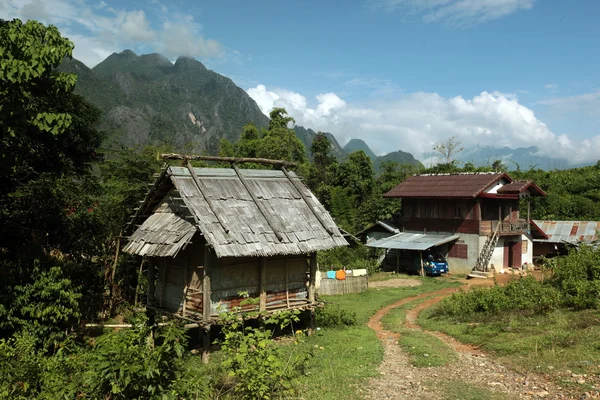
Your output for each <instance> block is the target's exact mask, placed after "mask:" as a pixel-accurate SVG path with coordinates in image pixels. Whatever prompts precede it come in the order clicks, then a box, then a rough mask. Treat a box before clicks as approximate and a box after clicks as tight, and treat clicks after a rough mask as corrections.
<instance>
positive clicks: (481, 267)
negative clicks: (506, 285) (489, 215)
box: [469, 222, 502, 277]
mask: <svg viewBox="0 0 600 400" xmlns="http://www.w3.org/2000/svg"><path fill="white" fill-rule="evenodd" d="M501 224H502V223H501V222H498V224H497V225H496V229H494V231H493V232H492V234H491V235H489V236H488V238H487V240H486V241H485V243H484V244H483V248H482V249H481V252H480V253H479V256H478V257H477V261H476V262H475V267H474V268H473V271H471V274H469V276H472V277H482V276H485V277H487V272H488V265H489V263H490V260H491V258H492V254H493V253H494V249H495V248H496V244H497V243H498V239H499V237H500V235H499V232H500V226H501Z"/></svg>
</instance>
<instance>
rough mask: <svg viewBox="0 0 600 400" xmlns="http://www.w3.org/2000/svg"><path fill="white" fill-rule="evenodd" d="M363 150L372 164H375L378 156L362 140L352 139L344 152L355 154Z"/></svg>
mask: <svg viewBox="0 0 600 400" xmlns="http://www.w3.org/2000/svg"><path fill="white" fill-rule="evenodd" d="M358 150H362V151H364V152H365V154H366V155H367V156H368V157H369V158H370V159H371V161H372V162H375V159H376V158H377V156H376V155H375V153H373V150H371V148H370V147H369V145H368V144H366V143H365V141H364V140H362V139H350V141H349V142H348V143H346V145H345V146H344V151H345V152H346V153H353V152H355V151H358Z"/></svg>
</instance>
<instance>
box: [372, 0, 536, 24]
mask: <svg viewBox="0 0 600 400" xmlns="http://www.w3.org/2000/svg"><path fill="white" fill-rule="evenodd" d="M534 1H535V0H373V3H374V5H375V7H376V8H378V9H383V10H386V11H388V12H391V11H395V10H398V11H401V12H403V13H405V14H412V15H418V16H421V17H422V18H423V20H424V21H425V22H438V21H439V22H444V23H447V24H449V25H472V24H478V23H482V22H486V21H490V20H494V19H498V18H502V17H505V16H507V15H510V14H513V13H515V12H517V11H520V10H529V9H531V8H532V7H533V4H534Z"/></svg>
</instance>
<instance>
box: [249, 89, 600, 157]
mask: <svg viewBox="0 0 600 400" xmlns="http://www.w3.org/2000/svg"><path fill="white" fill-rule="evenodd" d="M248 94H249V95H250V96H251V97H252V98H253V99H254V100H255V101H256V102H257V103H258V105H259V107H260V108H261V110H262V111H263V112H264V113H265V114H267V115H268V112H269V111H270V110H271V109H272V108H273V107H285V108H286V109H287V110H288V112H289V114H290V115H291V116H292V117H294V119H295V120H296V123H297V124H299V125H303V126H305V127H309V128H312V129H315V130H322V131H328V132H331V133H334V134H335V135H336V138H338V140H340V142H341V144H344V143H345V142H347V141H348V140H349V139H350V138H360V139H363V140H365V141H366V142H367V143H368V144H369V146H371V148H372V149H373V150H374V151H375V152H376V153H377V154H384V153H388V152H390V151H395V150H404V151H409V152H411V153H413V154H414V155H415V156H416V157H417V158H419V157H422V156H423V155H424V154H427V153H430V152H431V149H432V147H433V144H434V143H435V142H438V141H440V140H444V139H446V138H448V137H451V136H457V137H458V139H459V140H460V141H461V142H462V143H463V145H464V146H465V147H468V146H474V145H477V144H479V145H482V146H486V145H489V146H492V147H502V146H509V147H512V148H515V147H527V146H537V147H538V148H539V149H540V150H541V152H542V153H543V154H545V155H547V156H549V157H556V158H567V159H569V160H571V161H572V162H573V163H577V162H592V161H595V160H597V158H598V154H600V136H598V137H595V138H592V139H588V140H585V141H581V142H576V141H575V140H573V139H571V138H569V136H567V135H565V134H563V135H557V134H555V133H554V132H552V131H551V130H550V128H549V127H548V126H547V125H546V124H544V123H543V122H542V121H540V120H539V119H538V118H537V117H536V116H535V114H534V112H533V111H532V110H531V109H530V108H528V107H526V106H524V105H522V104H520V103H519V101H518V99H517V97H516V96H515V95H508V96H507V95H506V94H503V93H500V92H492V93H488V92H482V93H480V94H479V95H477V96H474V97H473V98H471V99H465V98H463V97H462V96H456V97H452V98H446V97H442V96H440V95H439V94H437V93H426V92H416V93H411V94H407V95H401V96H398V97H396V98H395V99H394V100H392V101H385V102H383V101H379V102H376V101H372V102H370V103H368V104H360V105H359V104H351V103H347V102H346V101H344V100H343V99H341V98H340V97H339V96H337V95H336V94H335V93H323V94H319V95H317V96H316V97H315V101H314V106H313V105H310V102H309V101H308V100H307V99H306V97H304V96H303V95H301V94H300V93H295V92H290V91H287V90H282V89H272V90H270V89H267V88H266V87H265V86H264V85H257V86H256V87H254V88H251V89H248Z"/></svg>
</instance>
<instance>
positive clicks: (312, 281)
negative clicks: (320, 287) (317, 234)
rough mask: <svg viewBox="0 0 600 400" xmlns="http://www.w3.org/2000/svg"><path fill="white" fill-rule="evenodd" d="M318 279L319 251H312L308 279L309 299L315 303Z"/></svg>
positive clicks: (311, 302)
mask: <svg viewBox="0 0 600 400" xmlns="http://www.w3.org/2000/svg"><path fill="white" fill-rule="evenodd" d="M316 279H317V253H315V252H313V253H310V272H309V281H308V301H309V302H310V304H315V300H316V296H315V294H316Z"/></svg>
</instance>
